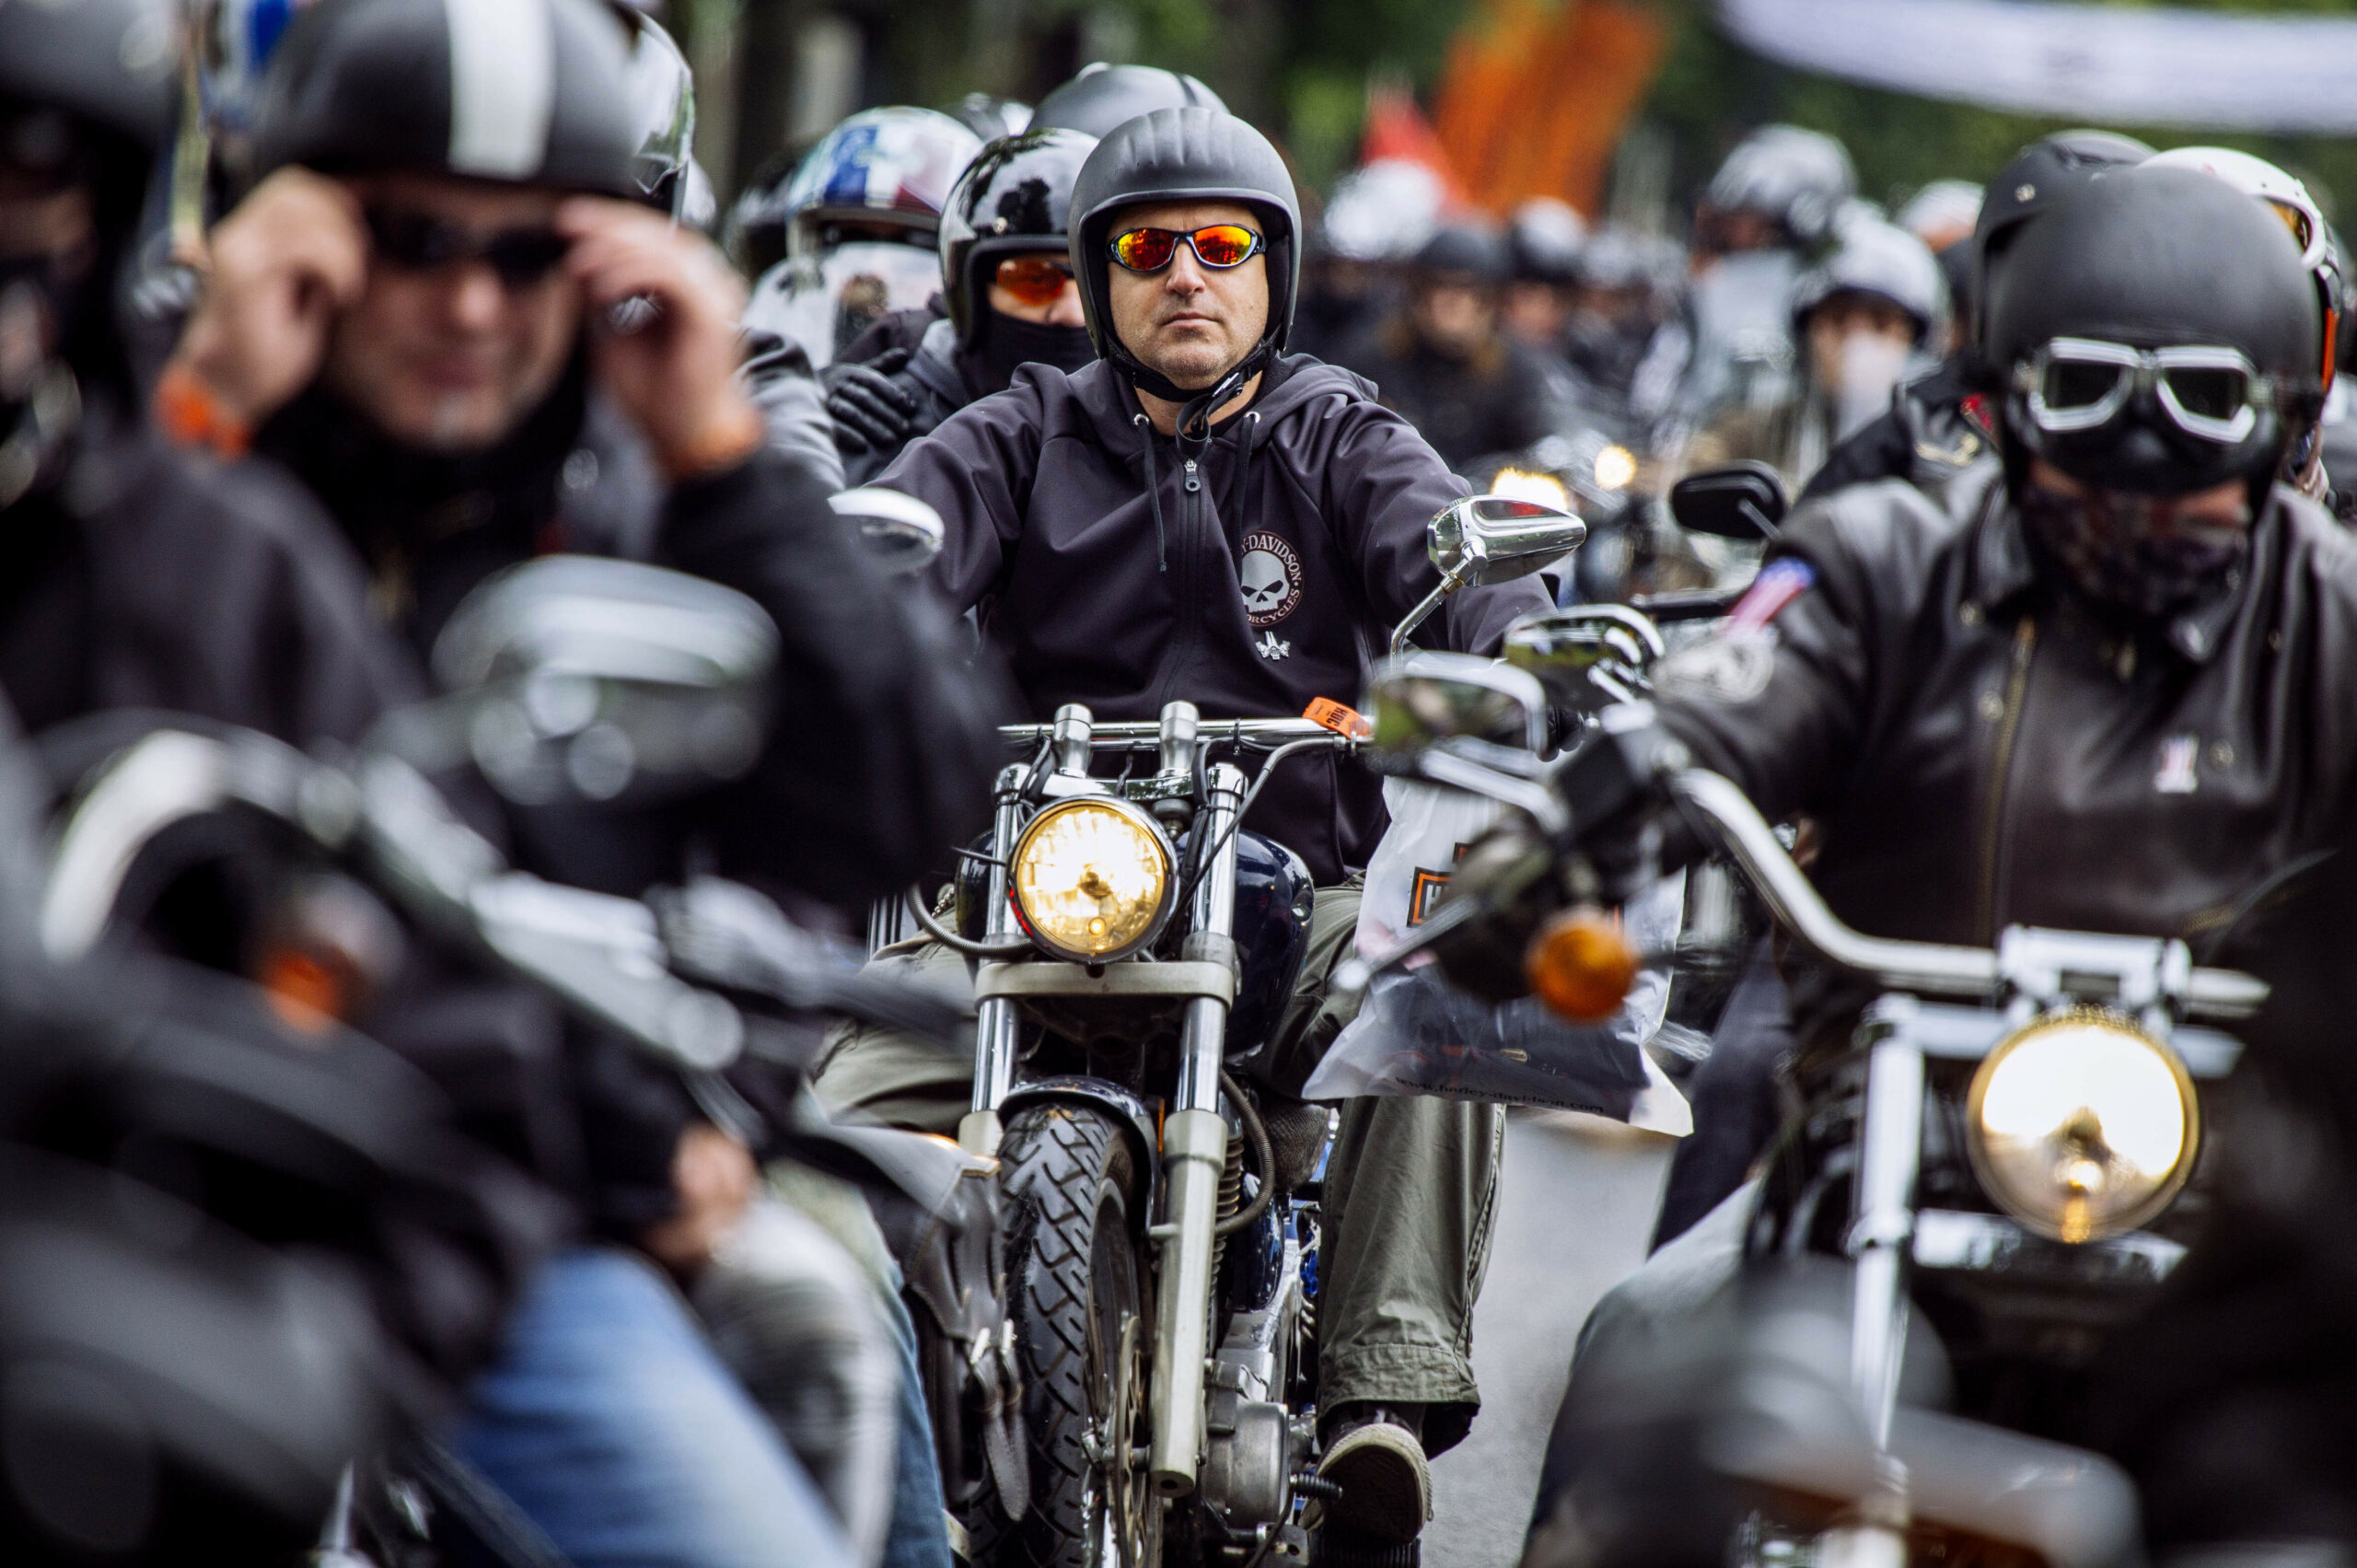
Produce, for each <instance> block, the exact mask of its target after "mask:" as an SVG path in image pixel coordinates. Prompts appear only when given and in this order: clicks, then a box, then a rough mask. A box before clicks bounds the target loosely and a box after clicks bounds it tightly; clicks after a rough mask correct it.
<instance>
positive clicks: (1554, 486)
mask: <svg viewBox="0 0 2357 1568" xmlns="http://www.w3.org/2000/svg"><path fill="white" fill-rule="evenodd" d="M1490 494H1492V495H1504V496H1506V497H1507V498H1509V499H1511V500H1515V501H1536V502H1538V504H1539V505H1541V506H1552V507H1554V508H1555V510H1557V511H1558V512H1568V511H1571V510H1572V509H1573V508H1572V493H1571V492H1570V491H1569V490H1566V489H1565V488H1563V482H1562V480H1560V479H1557V478H1556V477H1555V476H1554V475H1553V474H1551V473H1546V472H1543V471H1539V470H1530V469H1514V468H1506V469H1500V470H1498V472H1497V477H1496V478H1494V479H1492V480H1491V481H1490Z"/></svg>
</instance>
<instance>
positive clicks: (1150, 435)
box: [1130, 413, 1170, 572]
mask: <svg viewBox="0 0 2357 1568" xmlns="http://www.w3.org/2000/svg"><path fill="white" fill-rule="evenodd" d="M1130 423H1131V424H1134V425H1136V426H1137V427H1138V434H1139V435H1141V436H1144V437H1145V504H1146V506H1147V508H1148V509H1149V510H1151V511H1152V512H1153V513H1154V561H1155V567H1154V569H1155V571H1157V572H1167V571H1169V570H1170V551H1169V547H1168V545H1167V543H1166V541H1165V540H1164V538H1163V533H1162V475H1161V473H1160V472H1159V471H1157V470H1155V466H1154V425H1153V424H1152V423H1151V422H1150V421H1148V420H1147V418H1146V416H1145V415H1144V414H1142V413H1139V414H1132V415H1131V416H1130Z"/></svg>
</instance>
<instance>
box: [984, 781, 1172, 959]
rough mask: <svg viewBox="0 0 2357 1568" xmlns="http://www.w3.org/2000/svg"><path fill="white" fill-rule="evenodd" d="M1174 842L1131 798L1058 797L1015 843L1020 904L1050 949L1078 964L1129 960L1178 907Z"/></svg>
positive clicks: (1036, 935) (1029, 923)
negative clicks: (1172, 876) (1172, 867)
mask: <svg viewBox="0 0 2357 1568" xmlns="http://www.w3.org/2000/svg"><path fill="white" fill-rule="evenodd" d="M1014 865H1015V877H1014V891H1015V908H1016V912H1017V913H1019V914H1021V915H1022V917H1023V923H1024V925H1025V926H1026V927H1027V928H1028V930H1029V931H1030V933H1031V935H1032V936H1033V938H1034V939H1036V940H1037V941H1038V942H1039V945H1040V946H1041V947H1045V948H1046V949H1047V950H1048V951H1049V952H1051V953H1052V954H1054V955H1055V956H1056V957H1057V958H1070V959H1072V960H1074V962H1076V963H1085V964H1102V963H1109V962H1111V961H1112V960H1113V959H1115V958H1127V957H1128V956H1129V955H1131V954H1132V953H1134V952H1136V951H1137V950H1138V949H1139V948H1140V947H1144V946H1145V945H1146V944H1147V943H1149V942H1151V941H1153V940H1154V938H1155V934H1156V933H1157V932H1159V931H1160V930H1161V929H1162V924H1163V922H1164V920H1165V919H1166V918H1167V916H1168V914H1169V912H1170V901H1171V895H1172V888H1171V879H1170V865H1171V855H1170V843H1169V841H1168V840H1167V839H1165V838H1164V837H1163V836H1162V830H1160V829H1159V828H1157V827H1155V824H1154V819H1152V818H1150V817H1148V816H1146V814H1145V813H1144V812H1143V811H1140V810H1139V809H1138V808H1137V807H1134V806H1132V805H1130V804H1129V803H1128V802H1126V801H1120V800H1106V799H1097V798H1089V799H1080V800H1062V801H1058V802H1057V803H1055V804H1054V805H1052V806H1050V807H1045V808H1044V809H1042V810H1041V811H1040V812H1039V815H1038V816H1036V817H1034V818H1032V819H1031V821H1030V823H1029V825H1028V826H1027V827H1025V829H1024V830H1023V836H1022V837H1020V838H1018V839H1016V841H1015V861H1014Z"/></svg>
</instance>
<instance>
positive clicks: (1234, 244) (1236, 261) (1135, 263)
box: [1110, 223, 1269, 273]
mask: <svg viewBox="0 0 2357 1568" xmlns="http://www.w3.org/2000/svg"><path fill="white" fill-rule="evenodd" d="M1182 243H1183V244H1184V245H1185V246H1186V247H1187V249H1188V250H1192V251H1193V252H1194V253H1195V260H1196V261H1201V262H1202V264H1203V265H1204V266H1206V267H1209V268H1211V269H1213V271H1214V272H1222V273H1224V272H1226V271H1227V270H1229V269H1230V268H1232V267H1240V266H1242V265H1244V263H1245V262H1247V261H1250V260H1251V259H1252V258H1253V257H1255V256H1257V255H1259V254H1260V252H1262V251H1263V250H1267V249H1268V248H1269V242H1268V241H1267V240H1266V239H1264V238H1261V237H1260V235H1258V234H1256V233H1254V232H1253V231H1252V230H1250V229H1248V228H1247V227H1245V226H1243V225H1242V224H1240V223H1215V224H1213V225H1212V226H1209V227H1208V228H1199V229H1197V230H1195V231H1194V232H1193V233H1192V234H1187V233H1182V232H1181V231H1179V230H1178V229H1175V228H1133V229H1131V230H1129V231H1128V232H1127V233H1125V234H1117V235H1115V236H1114V237H1113V241H1112V245H1111V247H1110V249H1111V250H1112V253H1113V260H1115V261H1119V262H1120V263H1121V265H1122V266H1124V267H1126V268H1128V269H1129V270H1130V271H1131V272H1133V273H1158V272H1160V271H1162V269H1163V268H1165V267H1167V266H1168V265H1170V259H1171V258H1172V257H1174V256H1176V255H1177V254H1178V253H1179V246H1180V245H1181V244H1182Z"/></svg>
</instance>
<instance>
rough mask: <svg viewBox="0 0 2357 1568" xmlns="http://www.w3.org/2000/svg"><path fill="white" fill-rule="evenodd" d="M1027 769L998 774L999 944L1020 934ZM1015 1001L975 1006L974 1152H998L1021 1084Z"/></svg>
mask: <svg viewBox="0 0 2357 1568" xmlns="http://www.w3.org/2000/svg"><path fill="white" fill-rule="evenodd" d="M1025 774H1026V770H1024V769H1022V768H1019V767H1011V768H1005V769H1003V770H1001V772H1000V773H999V775H998V808H997V811H996V813H995V814H994V815H993V817H992V819H991V853H992V854H993V856H994V857H995V858H996V860H997V864H996V865H993V866H992V867H991V868H990V880H989V886H990V891H989V893H988V895H987V896H986V897H985V898H984V900H983V901H982V911H983V913H982V935H983V937H984V939H985V940H988V941H992V942H997V941H1002V940H1004V938H1006V937H1008V936H1011V935H1014V934H1015V912H1014V911H1013V910H1012V909H1010V908H1009V907H1008V905H1007V899H1006V878H1007V865H1008V857H1009V856H1011V855H1012V854H1014V853H1015V838H1016V833H1017V832H1018V831H1020V830H1021V828H1022V819H1023V783H1024V778H1025ZM1016 1044H1017V1041H1016V1016H1015V1005H1014V1004H1013V1003H1012V1002H1009V1001H1007V1000H1006V999H1005V998H1004V997H999V996H993V997H991V998H989V999H988V1000H987V1001H984V1002H982V1003H981V1005H978V1006H977V1007H975V1009H974V1099H973V1109H970V1110H969V1111H968V1112H967V1113H966V1116H965V1119H964V1120H963V1121H959V1122H958V1147H960V1148H962V1149H964V1150H965V1151H966V1152H967V1153H968V1154H970V1155H981V1156H986V1157H987V1156H995V1155H996V1154H997V1153H998V1141H999V1135H1000V1133H1001V1132H1004V1128H1003V1127H1002V1126H1001V1125H1000V1123H999V1119H998V1108H999V1107H1000V1106H1002V1105H1004V1104H1005V1103H1006V1097H1007V1096H1008V1094H1010V1093H1011V1092H1013V1090H1014V1088H1015V1054H1016Z"/></svg>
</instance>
